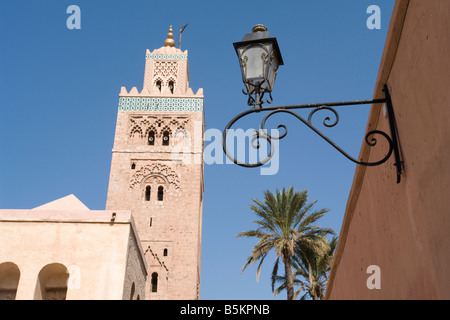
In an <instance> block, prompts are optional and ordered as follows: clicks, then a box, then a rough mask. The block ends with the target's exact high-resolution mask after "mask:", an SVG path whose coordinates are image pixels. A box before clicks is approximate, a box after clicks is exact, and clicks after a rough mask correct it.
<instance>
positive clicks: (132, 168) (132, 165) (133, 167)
mask: <svg viewBox="0 0 450 320" xmlns="http://www.w3.org/2000/svg"><path fill="white" fill-rule="evenodd" d="M134 169H136V163H134V162H133V163H132V164H131V170H134Z"/></svg>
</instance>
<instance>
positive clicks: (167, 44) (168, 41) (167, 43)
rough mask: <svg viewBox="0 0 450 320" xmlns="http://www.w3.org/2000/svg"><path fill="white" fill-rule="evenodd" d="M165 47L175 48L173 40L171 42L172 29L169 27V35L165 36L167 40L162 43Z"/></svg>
mask: <svg viewBox="0 0 450 320" xmlns="http://www.w3.org/2000/svg"><path fill="white" fill-rule="evenodd" d="M164 45H165V46H166V47H175V40H173V29H172V26H170V29H169V33H168V34H167V39H166V41H164Z"/></svg>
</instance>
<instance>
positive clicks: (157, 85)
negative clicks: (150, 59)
mask: <svg viewBox="0 0 450 320" xmlns="http://www.w3.org/2000/svg"><path fill="white" fill-rule="evenodd" d="M156 87H157V88H158V90H159V91H161V81H160V80H158V81H156Z"/></svg>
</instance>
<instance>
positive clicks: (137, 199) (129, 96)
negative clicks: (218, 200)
mask: <svg viewBox="0 0 450 320" xmlns="http://www.w3.org/2000/svg"><path fill="white" fill-rule="evenodd" d="M164 44H165V45H164V46H163V47H161V48H159V49H156V50H154V51H153V52H150V51H149V50H147V52H146V64H145V76H144V85H143V88H142V90H141V91H140V92H139V91H138V89H137V88H136V87H133V88H132V89H131V90H130V91H127V89H126V88H124V87H122V89H121V91H120V94H119V110H118V114H117V124H116V133H115V139H114V147H113V150H112V161H111V173H110V181H109V188H108V197H107V204H106V207H107V208H110V209H111V210H118V209H119V208H121V209H127V210H131V212H132V214H133V218H134V220H135V223H136V228H137V230H138V235H139V238H140V241H141V246H142V248H143V251H144V252H146V262H147V265H148V268H149V270H148V279H147V284H146V299H149V300H152V299H176V300H178V299H199V297H200V293H199V286H200V253H201V226H202V208H203V130H204V109H203V89H199V90H198V91H197V92H196V93H195V94H194V92H193V90H192V89H191V88H190V87H189V67H188V52H187V51H181V50H180V49H177V48H175V41H174V40H173V34H172V27H171V28H170V31H169V34H168V38H167V40H166V41H165V42H164Z"/></svg>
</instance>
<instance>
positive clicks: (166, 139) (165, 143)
mask: <svg viewBox="0 0 450 320" xmlns="http://www.w3.org/2000/svg"><path fill="white" fill-rule="evenodd" d="M162 144H163V146H168V145H169V131H164V133H163V142H162Z"/></svg>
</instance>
